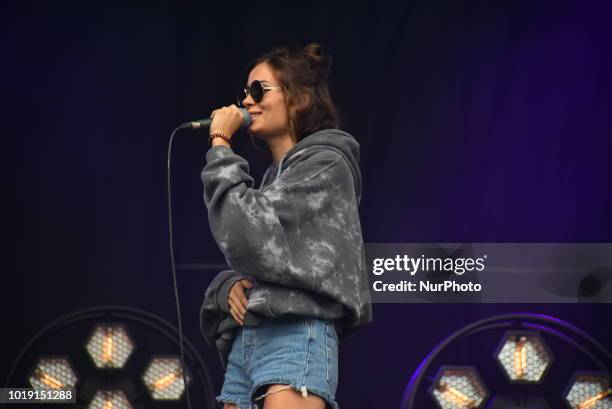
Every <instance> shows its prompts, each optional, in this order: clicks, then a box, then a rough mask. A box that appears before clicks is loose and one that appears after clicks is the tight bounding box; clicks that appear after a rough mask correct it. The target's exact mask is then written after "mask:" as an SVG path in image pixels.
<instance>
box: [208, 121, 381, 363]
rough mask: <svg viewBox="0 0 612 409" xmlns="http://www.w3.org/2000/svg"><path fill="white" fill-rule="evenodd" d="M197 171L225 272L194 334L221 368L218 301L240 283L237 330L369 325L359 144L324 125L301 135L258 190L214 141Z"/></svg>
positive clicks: (345, 331)
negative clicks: (213, 351)
mask: <svg viewBox="0 0 612 409" xmlns="http://www.w3.org/2000/svg"><path fill="white" fill-rule="evenodd" d="M206 161H207V163H206V166H205V167H204V169H203V170H202V175H201V177H202V182H203V184H204V202H205V204H206V207H207V208H208V220H209V224H210V229H211V231H212V234H213V237H214V239H215V241H216V242H217V244H218V245H219V248H220V249H221V252H222V253H223V255H224V256H225V259H226V261H227V263H228V264H229V266H230V267H231V269H228V270H224V271H221V272H220V273H218V274H217V275H216V276H215V278H214V279H213V281H212V282H211V284H210V286H209V287H208V289H207V290H206V295H205V299H204V303H203V305H202V309H201V330H202V333H203V334H204V337H205V338H206V340H207V341H208V342H209V343H210V344H211V345H213V346H215V347H216V348H217V349H218V351H219V352H220V355H221V358H222V361H223V362H224V363H226V359H227V356H228V354H229V349H230V346H231V341H232V339H233V336H234V332H235V331H234V330H235V329H236V328H237V327H238V326H239V324H237V323H236V321H235V320H234V319H233V317H232V316H231V314H229V306H228V295H229V290H230V288H231V286H232V285H233V284H234V283H235V282H236V281H238V280H240V279H243V278H248V279H250V280H252V281H253V283H254V284H253V287H252V288H251V289H250V290H249V289H247V291H246V295H247V298H248V305H247V313H246V315H245V324H247V325H257V323H258V322H259V321H260V320H261V318H262V317H270V318H276V317H316V318H321V319H327V320H333V321H334V322H335V327H336V330H337V333H338V337H339V339H340V340H343V339H344V338H346V337H347V336H348V335H350V334H351V333H352V332H354V331H355V330H356V329H357V328H358V327H361V326H362V325H364V324H366V323H368V322H370V321H372V306H371V298H370V292H369V284H368V277H367V271H366V261H365V250H364V245H363V239H362V235H361V224H360V221H359V213H358V205H359V202H360V200H361V172H360V171H359V143H358V142H357V141H356V140H355V138H353V137H352V136H351V135H350V134H348V133H346V132H343V131H340V130H337V129H324V130H320V131H318V132H315V133H313V134H311V135H308V136H306V137H304V138H303V139H301V140H300V141H299V142H298V143H297V144H296V145H295V146H293V148H291V149H290V150H289V151H288V152H287V153H286V154H285V155H284V156H283V157H282V159H281V160H280V161H279V164H278V166H276V165H275V164H274V163H272V164H271V165H270V166H269V167H268V169H267V170H266V172H265V174H264V176H263V179H262V182H261V185H260V187H259V189H256V188H255V187H254V186H253V178H252V177H251V176H250V175H249V164H248V162H247V161H246V160H245V159H244V158H242V157H241V156H239V155H237V154H236V153H234V151H233V150H232V149H231V148H230V147H228V146H224V145H217V146H213V147H211V148H210V149H209V150H208V152H207V153H206Z"/></svg>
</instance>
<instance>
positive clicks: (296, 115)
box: [247, 43, 340, 140]
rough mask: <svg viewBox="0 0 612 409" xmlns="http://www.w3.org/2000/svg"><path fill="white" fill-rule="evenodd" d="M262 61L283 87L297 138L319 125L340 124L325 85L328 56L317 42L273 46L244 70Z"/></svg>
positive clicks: (332, 126)
mask: <svg viewBox="0 0 612 409" xmlns="http://www.w3.org/2000/svg"><path fill="white" fill-rule="evenodd" d="M263 62H266V63H268V64H269V65H270V67H272V69H273V70H274V73H275V74H276V77H277V78H278V80H279V82H280V85H281V86H282V87H283V92H284V93H285V99H286V101H287V108H288V115H289V118H290V121H291V122H290V123H291V124H292V127H291V132H292V136H294V137H296V138H297V140H299V139H301V138H302V137H304V136H306V135H309V134H311V133H313V132H316V131H318V130H320V129H326V128H338V127H339V126H340V119H339V118H338V113H337V111H336V107H335V105H334V102H333V101H332V98H331V94H330V93H329V88H328V85H327V81H328V78H329V71H330V67H331V64H332V59H331V57H330V56H329V55H327V54H326V53H325V52H324V51H323V48H322V47H321V45H320V44H318V43H310V44H308V45H306V46H305V47H303V48H299V47H296V46H283V47H277V48H275V49H273V50H270V51H268V52H266V53H265V54H263V55H261V56H260V57H258V58H256V59H255V60H254V61H253V62H251V63H250V64H249V65H248V68H247V72H250V71H251V70H252V69H253V68H254V67H255V66H256V65H258V64H260V63H263ZM304 93H305V94H306V95H307V96H308V102H307V104H306V105H305V106H298V103H299V102H298V98H297V96H301V95H304ZM292 111H293V113H292Z"/></svg>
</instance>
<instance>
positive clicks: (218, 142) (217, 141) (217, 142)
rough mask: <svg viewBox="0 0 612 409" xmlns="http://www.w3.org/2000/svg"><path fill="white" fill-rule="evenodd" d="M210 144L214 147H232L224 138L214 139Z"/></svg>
mask: <svg viewBox="0 0 612 409" xmlns="http://www.w3.org/2000/svg"><path fill="white" fill-rule="evenodd" d="M210 144H211V145H212V146H217V145H223V146H228V147H229V146H230V144H229V142H227V141H226V140H225V139H223V138H212V140H211V142H210Z"/></svg>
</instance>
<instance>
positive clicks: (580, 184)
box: [0, 0, 612, 409]
mask: <svg viewBox="0 0 612 409" xmlns="http://www.w3.org/2000/svg"><path fill="white" fill-rule="evenodd" d="M28 3H29V2H20V3H19V4H17V3H15V4H13V6H12V9H10V10H4V11H3V12H2V13H1V14H2V16H1V17H0V19H1V20H2V24H0V27H2V28H1V30H2V36H1V38H2V40H1V41H2V45H3V47H2V50H3V57H4V58H3V64H2V65H3V74H2V95H3V97H4V100H5V108H4V113H5V117H6V118H5V120H4V121H3V128H4V132H3V141H4V142H3V145H5V146H6V149H5V155H4V157H5V159H4V160H3V161H2V167H3V170H4V171H3V175H9V174H11V175H14V179H13V180H14V182H13V183H12V184H11V187H12V189H11V194H9V195H8V196H9V197H8V200H5V201H4V203H5V204H6V206H7V211H6V213H5V217H6V219H7V220H8V223H6V225H7V226H9V229H8V230H7V234H6V235H5V236H6V238H7V239H8V241H9V243H14V246H15V247H14V255H15V256H14V266H11V268H9V269H5V270H4V271H3V274H2V276H3V279H2V285H1V288H2V289H3V292H2V296H1V297H0V298H1V299H2V311H3V315H2V317H3V319H4V323H5V327H4V330H3V337H2V345H3V346H2V352H1V353H0V358H1V368H2V370H1V371H0V376H4V374H6V373H7V372H8V368H9V366H10V365H11V363H12V362H13V359H14V358H15V355H16V353H17V352H18V351H19V350H20V349H21V348H22V346H23V345H24V344H25V343H26V342H27V341H28V340H29V339H30V337H32V336H33V335H34V334H35V333H36V332H37V331H38V330H39V329H40V328H42V327H43V326H44V325H46V324H47V323H49V322H50V321H52V320H53V319H55V318H57V317H58V316H60V315H63V314H66V313H69V312H71V311H75V310H78V309H80V308H85V307H91V306H98V305H105V304H117V305H125V306H132V307H136V308H140V309H144V310H147V311H149V312H151V313H154V314H157V315H159V316H161V317H163V318H165V319H167V320H169V321H171V322H176V310H175V306H174V299H173V292H172V280H171V275H170V268H169V267H170V264H169V255H168V250H167V248H168V228H167V220H166V196H165V195H166V191H165V165H166V149H167V142H168V138H169V134H170V131H171V130H172V129H173V128H174V127H175V126H176V125H178V124H179V123H182V122H184V121H186V120H191V119H195V118H200V117H206V116H208V115H209V113H210V112H211V111H212V110H213V109H215V108H218V107H219V106H221V105H228V104H230V103H233V102H234V100H233V96H234V91H235V89H236V87H237V86H238V85H241V84H243V83H244V81H245V78H246V77H245V72H244V68H245V64H246V62H247V61H249V60H250V59H251V58H253V57H255V56H257V55H259V54H260V53H261V52H263V51H266V50H268V49H269V48H271V47H273V46H276V45H282V44H287V43H297V44H305V43H307V42H310V41H318V42H321V43H322V44H323V45H324V46H326V47H327V49H328V51H329V52H330V53H331V54H332V56H333V57H334V63H333V66H332V75H331V79H330V86H331V91H332V94H333V96H334V99H335V101H336V103H337V104H338V108H339V111H340V114H341V116H342V119H343V128H344V129H346V130H347V131H349V132H350V133H352V134H353V135H354V136H355V137H356V138H357V140H358V141H359V142H360V144H361V169H362V172H363V177H364V179H363V199H362V202H361V206H360V214H361V218H362V219H361V220H362V229H363V234H364V240H365V241H366V242H371V243H385V242H386V243H487V242H498V243H503V242H514V243H521V242H536V243H537V242H547V243H563V242H571V243H581V242H585V243H586V242H601V243H605V242H612V212H611V209H612V189H611V188H610V187H611V186H612V160H611V158H612V154H611V153H612V142H611V138H610V136H611V129H612V35H611V34H612V33H611V31H610V21H611V17H612V13H611V11H612V8H611V7H610V5H609V4H608V2H605V1H599V2H597V1H594V2H582V1H581V2H579V1H575V2H542V1H541V2H528V1H493V2H473V1H466V2H459V1H446V2H441V3H440V2H436V3H433V2H429V1H424V0H423V1H407V2H357V3H351V4H350V5H340V4H335V3H333V2H318V3H317V2H315V3H308V4H306V3H304V4H299V5H295V6H293V7H292V8H288V7H280V6H279V5H278V4H276V5H275V4H267V3H266V4H262V3H251V4H248V5H243V6H240V7H237V6H235V5H234V4H232V3H228V4H227V5H220V4H211V3H206V2H189V1H186V2H179V3H173V2H154V3H147V4H146V7H140V6H135V5H134V6H130V5H126V4H125V3H120V5H117V6H111V5H109V4H108V3H106V2H99V3H95V2H94V3H92V2H82V3H78V4H75V5H73V6H70V7H69V6H67V5H60V4H58V3H56V2H49V3H43V2H41V4H28ZM206 136H207V135H206V133H205V132H185V133H182V134H180V135H178V136H177V138H176V141H175V150H174V162H173V166H174V168H173V189H174V193H173V200H174V210H175V239H176V256H177V262H178V263H179V264H180V266H182V267H181V268H179V270H178V281H179V291H180V295H181V305H182V312H183V314H182V318H183V327H184V333H185V336H186V337H188V338H189V339H190V340H191V341H192V342H193V343H194V344H195V345H196V346H197V347H198V349H199V351H200V353H201V354H202V355H203V356H204V358H205V360H206V362H207V363H208V364H209V369H210V371H211V376H212V380H213V383H214V385H215V387H216V388H217V390H219V389H220V387H221V383H222V381H223V372H222V370H221V366H220V363H219V361H218V357H217V355H216V352H215V351H213V350H212V349H211V348H210V347H209V346H208V345H206V344H205V342H204V339H203V338H202V336H201V334H200V332H199V328H198V324H199V322H198V314H199V308H200V305H201V302H202V299H203V296H204V291H205V290H206V288H207V286H208V284H209V283H210V281H211V279H212V277H213V275H214V274H215V273H216V272H217V271H219V270H220V269H222V268H223V264H224V258H223V256H222V254H221V253H220V251H219V249H218V248H217V246H216V244H215V242H214V241H213V238H212V236H211V234H210V230H209V227H208V222H207V218H206V211H205V207H204V202H203V198H202V186H201V182H200V179H199V177H200V170H201V168H202V167H203V166H204V163H205V160H204V153H205V152H206V150H207V140H206ZM237 139H238V142H237V146H236V148H235V150H236V152H238V153H239V154H240V155H242V156H244V157H245V158H247V160H248V161H249V163H250V171H251V174H252V175H253V177H254V178H255V180H256V182H257V184H258V182H259V181H260V180H261V176H262V173H263V170H264V169H265V167H267V165H268V164H269V162H270V161H271V157H270V156H269V155H268V154H267V153H265V152H262V151H260V150H258V149H256V148H255V147H254V146H253V145H251V141H250V139H249V138H248V137H247V136H246V135H242V134H239V135H237ZM259 145H260V147H262V148H263V144H262V143H261V142H260V143H259ZM206 266H208V268H207V267H206ZM514 311H522V312H533V313H544V314H548V315H552V316H555V317H559V318H561V319H564V320H567V321H569V322H571V323H574V324H575V325H577V326H579V327H580V328H582V329H583V330H585V331H587V332H589V333H590V334H591V335H592V336H594V337H595V338H596V339H598V340H599V342H601V343H602V344H603V345H605V346H607V347H608V348H610V347H611V346H612V333H611V332H610V331H609V324H607V322H609V320H610V316H611V314H612V308H611V307H610V304H588V303H584V304H521V305H512V304H499V305H496V304H375V305H374V322H373V323H372V324H370V325H368V326H367V327H365V328H364V329H363V330H361V331H360V332H358V333H357V334H355V335H354V336H353V337H351V338H349V339H347V340H346V342H345V343H343V345H342V347H341V351H340V382H339V388H338V393H337V397H338V401H339V403H340V407H341V408H343V409H347V408H356V409H360V408H399V407H400V404H401V399H402V395H403V393H404V389H405V387H406V385H407V383H408V381H409V379H410V376H411V374H412V373H413V371H414V370H415V369H416V368H417V366H418V365H419V363H420V362H421V361H422V360H423V359H424V357H425V356H426V355H427V354H428V353H429V351H430V350H431V349H432V348H434V347H435V346H436V345H437V344H438V343H439V342H440V341H441V340H443V339H444V338H445V337H446V336H448V335H449V334H450V333H452V332H454V331H455V330H457V329H459V328H460V327H461V326H463V325H467V324H469V323H471V322H473V321H476V320H478V319H482V318H485V317H489V316H492V315H495V314H499V313H508V312H514ZM483 342H484V341H483ZM559 348H561V353H562V354H563V355H562V356H563V358H562V359H561V360H563V361H565V362H572V361H574V362H578V361H580V359H581V358H580V357H579V356H578V354H577V353H576V352H575V351H574V350H572V349H571V348H565V349H563V348H562V347H559ZM453 353H454V354H455V355H454V357H455V358H456V357H459V356H460V357H461V358H457V359H454V360H455V361H456V364H469V363H470V360H471V359H475V360H477V359H485V358H477V357H478V355H479V345H478V343H477V342H476V343H472V344H470V345H458V346H457V349H456V350H455V351H454V352H453ZM486 359H489V358H488V356H487V358H486ZM448 360H452V359H451V358H448ZM580 362H581V361H580ZM585 365H586V363H585ZM587 369H588V368H587ZM489 375H490V376H492V377H494V376H495V375H493V374H489ZM555 382H557V383H558V384H559V385H560V384H562V383H563V382H564V381H563V380H562V379H559V380H558V381H555ZM555 385H556V384H555ZM551 388H552V386H551ZM426 402H428V403H427V404H430V405H431V404H432V403H431V401H426ZM559 402H560V401H554V403H555V405H554V407H557V406H556V404H558V403H559Z"/></svg>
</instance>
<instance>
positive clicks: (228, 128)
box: [210, 105, 243, 138]
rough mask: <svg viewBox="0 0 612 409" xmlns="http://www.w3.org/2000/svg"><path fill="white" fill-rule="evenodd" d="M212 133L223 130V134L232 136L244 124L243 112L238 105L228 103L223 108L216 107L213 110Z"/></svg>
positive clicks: (211, 115)
mask: <svg viewBox="0 0 612 409" xmlns="http://www.w3.org/2000/svg"><path fill="white" fill-rule="evenodd" d="M210 117H211V118H212V123H211V124H210V134H211V135H212V134H213V133H215V132H221V133H222V134H223V135H226V136H228V137H230V138H231V137H232V135H234V134H235V133H236V131H237V130H238V129H239V128H240V125H242V121H243V117H242V112H240V109H238V107H237V106H236V105H228V106H226V107H223V108H219V109H215V110H214V111H212V112H211V114H210Z"/></svg>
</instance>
